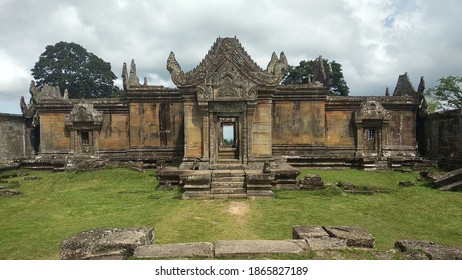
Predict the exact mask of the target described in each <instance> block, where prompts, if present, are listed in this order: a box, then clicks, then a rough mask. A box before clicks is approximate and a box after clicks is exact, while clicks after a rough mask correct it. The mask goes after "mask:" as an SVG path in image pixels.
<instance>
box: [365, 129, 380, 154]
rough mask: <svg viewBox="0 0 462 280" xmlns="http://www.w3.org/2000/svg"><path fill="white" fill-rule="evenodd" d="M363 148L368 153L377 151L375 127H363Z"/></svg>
mask: <svg viewBox="0 0 462 280" xmlns="http://www.w3.org/2000/svg"><path fill="white" fill-rule="evenodd" d="M364 150H365V151H366V152H369V153H375V152H377V130H376V129H375V128H366V129H364Z"/></svg>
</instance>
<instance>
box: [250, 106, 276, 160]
mask: <svg viewBox="0 0 462 280" xmlns="http://www.w3.org/2000/svg"><path fill="white" fill-rule="evenodd" d="M271 119H272V117H271V100H260V101H259V102H258V104H257V106H256V108H255V111H254V114H253V123H252V124H251V125H252V155H253V156H255V157H261V156H271V154H272V150H271V148H272V144H271V141H272V139H271Z"/></svg>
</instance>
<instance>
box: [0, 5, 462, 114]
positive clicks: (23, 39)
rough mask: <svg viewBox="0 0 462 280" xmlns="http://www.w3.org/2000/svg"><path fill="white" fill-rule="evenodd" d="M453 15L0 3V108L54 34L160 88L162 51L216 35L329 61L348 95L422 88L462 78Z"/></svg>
mask: <svg viewBox="0 0 462 280" xmlns="http://www.w3.org/2000/svg"><path fill="white" fill-rule="evenodd" d="M461 12H462V1H460V0H440V1H434V0H350V1H347V0H322V1H315V0H285V1H280V0H267V1H265V0H261V1H256V0H252V1H251V0H220V1H218V0H216V1H212V0H188V1H187V0H168V1H166V0H162V1H160V0H140V1H138V0H117V1H116V0H98V1H95V0H79V1H77V0H76V1H66V0H43V1H36V0H0V112H2V113H20V108H19V105H18V104H19V99H20V97H21V95H23V96H25V97H26V100H27V99H28V98H29V96H30V95H29V93H28V89H29V83H30V81H31V80H32V79H33V77H32V76H31V71H30V69H31V68H33V66H34V64H35V62H37V61H38V58H39V56H40V54H41V53H43V52H44V51H45V47H46V46H47V45H54V44H56V43H57V42H59V41H66V42H75V43H78V44H80V45H82V46H83V47H84V48H86V49H87V50H88V51H89V52H92V53H94V54H96V55H97V56H99V57H100V58H102V59H103V60H105V61H107V62H110V63H111V66H112V71H113V72H114V73H115V74H116V75H117V76H120V74H121V72H122V64H123V62H127V63H129V62H130V60H131V59H132V58H133V59H135V62H136V64H137V70H138V76H139V77H140V79H143V77H147V79H148V83H149V84H161V85H165V86H170V87H172V86H173V83H172V82H171V81H170V77H169V73H168V71H167V70H166V67H165V65H166V60H167V57H168V55H169V52H170V51H174V52H175V54H176V58H177V60H178V62H179V63H180V65H181V66H182V69H183V70H185V71H187V70H191V69H192V68H194V67H195V66H196V65H197V64H198V63H199V62H200V61H201V60H202V58H203V57H204V56H205V54H206V53H207V52H208V50H209V49H210V47H211V46H212V44H213V43H214V42H215V40H216V38H217V37H234V36H237V38H238V39H239V40H240V42H241V43H242V45H243V46H244V48H245V49H246V50H247V52H248V53H249V54H250V56H251V57H252V58H253V59H254V60H255V61H256V62H257V63H258V64H259V65H260V66H261V67H262V68H266V65H267V64H268V62H269V60H270V58H271V54H272V52H273V51H276V52H277V53H279V52H281V51H284V52H285V54H286V56H287V59H288V61H289V64H291V65H297V64H298V63H299V62H300V61H301V60H309V59H314V58H315V57H317V56H318V55H322V56H323V57H325V58H328V59H329V60H335V61H337V62H339V63H340V64H342V66H343V73H344V76H345V79H346V81H347V84H348V86H349V87H350V95H383V94H384V93H385V88H386V87H390V90H391V91H393V89H394V87H395V85H396V80H397V78H398V75H400V74H403V73H404V72H408V73H409V76H410V78H411V80H412V82H413V83H414V86H415V87H417V85H418V82H419V79H420V77H421V76H425V80H426V82H427V88H429V87H432V86H434V85H435V84H436V83H437V79H438V78H440V77H442V76H448V75H458V76H462V71H461V69H462V16H461ZM116 84H118V85H120V84H121V82H120V79H119V80H118V81H116Z"/></svg>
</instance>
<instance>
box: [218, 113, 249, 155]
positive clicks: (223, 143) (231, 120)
mask: <svg viewBox="0 0 462 280" xmlns="http://www.w3.org/2000/svg"><path fill="white" fill-rule="evenodd" d="M215 129H216V131H217V133H216V134H215V135H217V136H218V137H217V138H216V141H217V142H218V143H217V145H216V147H217V149H218V151H217V161H218V162H230V163H241V162H242V159H241V156H240V150H241V148H240V145H241V141H240V137H239V136H240V133H239V131H240V124H239V118H238V117H219V118H218V122H217V123H216V128H215Z"/></svg>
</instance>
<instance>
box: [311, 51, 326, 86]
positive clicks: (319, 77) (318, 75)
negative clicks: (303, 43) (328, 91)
mask: <svg viewBox="0 0 462 280" xmlns="http://www.w3.org/2000/svg"><path fill="white" fill-rule="evenodd" d="M313 80H314V81H315V82H316V81H318V82H320V83H322V84H324V85H326V86H328V85H329V81H328V79H327V75H326V71H325V70H324V60H323V58H322V56H321V55H320V56H319V57H318V58H317V59H316V66H315V69H314V75H313Z"/></svg>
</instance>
